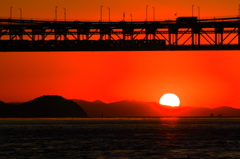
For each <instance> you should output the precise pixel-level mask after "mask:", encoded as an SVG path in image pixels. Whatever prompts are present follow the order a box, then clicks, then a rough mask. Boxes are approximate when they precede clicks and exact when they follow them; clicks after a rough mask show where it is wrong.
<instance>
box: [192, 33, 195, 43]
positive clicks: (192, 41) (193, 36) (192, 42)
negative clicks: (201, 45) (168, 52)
mask: <svg viewBox="0 0 240 159" xmlns="http://www.w3.org/2000/svg"><path fill="white" fill-rule="evenodd" d="M194 41H195V40H194V32H192V45H194Z"/></svg>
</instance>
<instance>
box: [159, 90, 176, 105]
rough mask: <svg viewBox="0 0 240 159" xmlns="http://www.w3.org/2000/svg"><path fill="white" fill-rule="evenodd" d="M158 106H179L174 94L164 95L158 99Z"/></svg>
mask: <svg viewBox="0 0 240 159" xmlns="http://www.w3.org/2000/svg"><path fill="white" fill-rule="evenodd" d="M159 104H161V105H167V106H172V107H178V106H179V105H180V99H179V98H178V96H177V95H176V94H173V93H166V94H164V95H163V96H162V97H161V98H160V100H159Z"/></svg>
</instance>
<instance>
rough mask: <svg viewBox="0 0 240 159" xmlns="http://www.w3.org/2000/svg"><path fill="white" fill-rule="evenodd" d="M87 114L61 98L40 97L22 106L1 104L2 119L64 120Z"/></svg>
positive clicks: (69, 101) (71, 102)
mask: <svg viewBox="0 0 240 159" xmlns="http://www.w3.org/2000/svg"><path fill="white" fill-rule="evenodd" d="M87 116H88V115H87V113H86V112H85V111H84V110H83V109H82V108H81V107H80V106H79V105H78V104H77V103H75V102H73V101H72V100H67V99H64V98H63V97H61V96H41V97H38V98H35V99H33V100H31V101H28V102H26V103H22V104H18V105H15V104H6V103H3V102H2V104H1V102H0V117H2V118H65V117H87Z"/></svg>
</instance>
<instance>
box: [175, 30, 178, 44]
mask: <svg viewBox="0 0 240 159" xmlns="http://www.w3.org/2000/svg"><path fill="white" fill-rule="evenodd" d="M175 43H176V46H178V33H176V34H175Z"/></svg>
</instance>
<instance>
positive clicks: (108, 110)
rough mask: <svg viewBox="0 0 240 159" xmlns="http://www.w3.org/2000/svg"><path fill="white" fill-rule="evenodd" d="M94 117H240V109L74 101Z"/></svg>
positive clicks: (149, 103) (153, 103)
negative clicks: (211, 115)
mask: <svg viewBox="0 0 240 159" xmlns="http://www.w3.org/2000/svg"><path fill="white" fill-rule="evenodd" d="M73 101H75V102H76V103H78V104H79V105H81V107H82V108H83V109H84V110H85V111H86V112H87V113H88V115H89V116H92V117H100V116H102V115H103V116H104V117H124V116H210V114H211V113H213V114H214V115H215V116H219V115H223V116H240V109H236V108H231V107H226V106H225V107H218V108H214V109H210V108H205V107H190V106H180V107H169V106H163V105H159V104H158V103H156V102H136V101H127V100H123V101H118V102H113V103H104V102H102V101H99V100H97V101H94V102H89V101H84V100H78V99H73Z"/></svg>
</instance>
